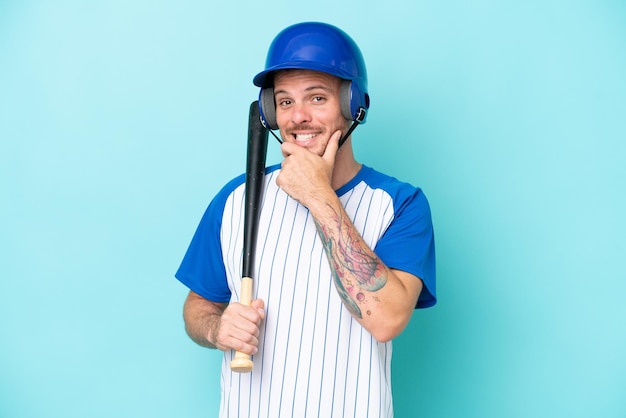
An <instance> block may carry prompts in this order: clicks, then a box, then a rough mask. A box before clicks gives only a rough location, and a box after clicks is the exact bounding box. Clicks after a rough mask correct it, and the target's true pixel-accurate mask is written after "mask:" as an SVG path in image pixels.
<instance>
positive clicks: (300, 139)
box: [293, 134, 317, 142]
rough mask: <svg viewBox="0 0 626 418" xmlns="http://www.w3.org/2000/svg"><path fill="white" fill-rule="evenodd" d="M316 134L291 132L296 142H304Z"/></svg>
mask: <svg viewBox="0 0 626 418" xmlns="http://www.w3.org/2000/svg"><path fill="white" fill-rule="evenodd" d="M316 136H317V134H293V138H294V139H295V140H296V142H306V141H308V140H310V139H312V138H315V137H316Z"/></svg>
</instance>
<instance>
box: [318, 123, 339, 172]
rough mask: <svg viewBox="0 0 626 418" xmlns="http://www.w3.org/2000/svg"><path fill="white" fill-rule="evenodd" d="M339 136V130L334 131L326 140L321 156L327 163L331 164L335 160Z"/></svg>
mask: <svg viewBox="0 0 626 418" xmlns="http://www.w3.org/2000/svg"><path fill="white" fill-rule="evenodd" d="M340 138H341V131H337V132H335V133H334V134H333V135H332V136H331V137H330V141H328V145H326V149H325V150H324V155H323V156H322V158H323V159H324V160H326V161H327V162H328V163H330V164H333V163H334V162H335V156H336V155H337V149H339V139H340Z"/></svg>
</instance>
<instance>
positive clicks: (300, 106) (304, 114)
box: [291, 103, 311, 124]
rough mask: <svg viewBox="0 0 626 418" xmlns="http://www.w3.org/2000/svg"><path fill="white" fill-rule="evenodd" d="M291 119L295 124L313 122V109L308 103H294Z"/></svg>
mask: <svg viewBox="0 0 626 418" xmlns="http://www.w3.org/2000/svg"><path fill="white" fill-rule="evenodd" d="M291 121H292V122H293V123H295V124H303V123H308V122H311V111H310V109H309V108H308V106H307V104H306V103H294V104H293V105H292V106H291Z"/></svg>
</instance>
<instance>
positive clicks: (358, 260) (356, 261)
mask: <svg viewBox="0 0 626 418" xmlns="http://www.w3.org/2000/svg"><path fill="white" fill-rule="evenodd" d="M333 213H334V214H335V219H334V220H335V222H336V228H337V231H338V233H332V231H331V229H330V228H328V227H323V226H322V225H320V224H319V223H318V222H317V220H316V221H315V225H316V227H317V231H318V233H319V235H320V237H321V239H322V243H323V245H324V250H325V251H326V255H327V256H328V259H329V261H330V266H331V271H332V275H333V281H334V282H335V286H336V287H337V291H338V293H339V296H340V297H341V299H342V300H343V301H344V303H345V305H346V307H347V308H348V310H349V311H350V312H351V313H352V314H353V315H355V316H356V317H358V318H362V317H363V314H362V313H361V308H360V307H359V304H366V303H367V302H368V297H367V296H366V295H367V293H366V292H376V291H378V290H380V289H381V288H382V287H383V286H384V285H385V284H386V283H387V275H386V271H385V266H384V265H383V264H382V262H381V261H380V259H379V258H378V257H376V255H375V254H373V253H372V251H371V250H370V249H369V248H367V247H366V246H365V243H364V242H363V240H362V238H361V237H360V236H359V235H358V233H357V231H355V230H354V228H353V227H351V225H350V224H349V222H347V221H344V219H343V217H342V216H341V215H340V214H338V213H337V212H336V211H334V210H333ZM364 291H365V292H364ZM371 300H373V301H379V299H378V297H376V296H371ZM370 314H371V312H370V311H369V310H368V311H367V315H370Z"/></svg>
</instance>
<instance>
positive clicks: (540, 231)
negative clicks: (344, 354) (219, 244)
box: [0, 0, 626, 418]
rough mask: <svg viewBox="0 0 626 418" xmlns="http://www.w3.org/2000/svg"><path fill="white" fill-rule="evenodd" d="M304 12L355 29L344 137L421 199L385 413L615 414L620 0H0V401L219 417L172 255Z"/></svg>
mask: <svg viewBox="0 0 626 418" xmlns="http://www.w3.org/2000/svg"><path fill="white" fill-rule="evenodd" d="M303 20H323V21H327V22H329V23H333V24H336V25H338V26H340V27H342V28H344V29H345V30H346V31H347V32H348V33H350V34H351V35H352V36H353V37H354V38H355V40H356V41H357V43H359V45H360V46H361V49H362V51H363V54H364V56H365V59H366V61H367V64H368V70H369V79H370V94H371V97H372V108H371V112H370V114H369V117H368V123H367V124H366V125H364V126H363V127H360V128H359V129H358V130H357V131H356V133H355V138H354V143H355V148H356V153H357V157H358V159H359V160H360V161H361V162H364V163H366V164H368V165H370V166H373V167H376V168H378V169H380V170H382V171H386V172H388V173H390V174H392V175H395V176H397V177H399V178H402V179H404V180H407V181H410V182H412V183H414V184H416V185H420V186H421V187H422V188H423V189H424V190H425V192H426V193H427V195H428V197H429V199H430V203H431V206H432V210H433V216H434V222H435V228H436V233H437V245H438V269H439V270H438V271H439V276H438V279H439V285H438V286H439V287H438V290H439V299H440V302H439V304H438V305H437V306H436V307H435V308H432V309H429V310H424V311H417V312H416V313H415V315H414V317H413V320H412V321H411V323H410V324H409V327H408V329H407V331H406V332H405V333H404V334H403V335H402V336H400V337H399V338H398V339H397V341H396V344H395V356H394V364H393V374H394V389H395V390H394V393H395V406H396V411H397V414H396V415H397V416H398V417H431V418H437V417H441V418H444V417H445V418H448V417H480V418H489V417H493V418H496V417H497V418H500V417H508V418H517V417H519V418H527V417H570V418H572V417H603V418H622V417H624V416H626V401H625V400H624V390H625V388H626V356H625V355H624V353H626V326H625V325H624V320H625V318H626V305H625V304H624V302H623V295H624V294H625V292H626V280H625V279H626V274H625V273H624V268H623V262H624V260H625V259H626V244H625V241H624V237H625V236H626V221H625V220H624V217H625V216H624V215H625V214H626V197H625V192H626V187H625V186H626V164H625V163H624V161H626V146H625V140H626V122H625V121H626V80H625V74H626V24H625V22H626V3H624V2H622V1H618V0H613V1H610V0H595V1H594V0H588V1H583V0H581V1H564V0H542V1H539V0H530V1H526V2H507V1H495V0H482V1H436V2H435V1H432V2H431V1H422V0H416V1H413V0H407V1H404V2H402V1H396V0H391V1H384V2H382V1H381V2H371V4H367V5H365V4H361V3H358V2H357V3H355V2H344V1H318V2H315V4H311V3H304V2H288V1H280V0H270V1H266V2H263V3H260V2H253V1H248V2H246V1H233V2H208V1H195V0H188V1H185V0H183V1H176V2H174V1H165V0H163V1H147V0H138V1H132V2H128V1H121V0H116V1H106V2H84V1H77V0H76V1H72V0H57V1H29V0H21V1H17V0H14V1H12V0H5V1H3V2H2V3H0V187H1V189H0V192H1V195H2V204H1V206H0V219H1V221H2V232H1V234H0V250H1V251H0V254H1V255H0V273H1V276H2V277H1V278H0V417H7V418H9V417H10V418H22V417H24V418H26V417H47V418H72V417H81V418H82V417H91V418H98V417H147V416H150V417H173V416H181V417H182V416H184V417H212V416H215V415H216V411H217V409H218V403H219V363H220V355H219V352H215V351H208V350H204V349H202V348H199V347H197V346H195V345H194V344H193V343H192V342H191V341H190V340H189V339H188V338H187V337H186V335H185V333H184V330H183V323H182V314H181V312H182V302H183V300H184V297H185V294H186V289H184V288H183V287H182V285H180V284H178V283H177V282H176V281H175V280H174V279H173V274H174V272H175V270H176V268H177V267H178V263H179V262H180V259H181V257H182V256H183V254H184V251H185V249H186V247H187V244H188V243H189V240H190V238H191V235H192V233H193V232H194V230H195V227H196V225H197V222H198V220H199V218H200V216H201V214H202V212H203V211H204V209H205V207H206V205H207V204H208V202H209V200H210V198H211V197H212V195H213V194H214V193H215V192H216V191H217V190H218V188H219V187H220V186H221V185H222V184H223V183H224V182H225V181H227V180H228V179H230V178H231V177H233V176H234V175H236V174H239V173H240V172H242V171H243V169H244V165H245V139H246V123H247V110H248V105H249V103H250V102H251V101H252V100H254V99H255V98H256V95H257V89H256V88H255V87H254V86H253V85H252V83H251V79H252V76H253V75H254V74H255V73H256V72H257V71H259V70H260V69H261V68H262V67H263V63H264V59H265V53H266V50H267V47H268V45H269V43H270V41H271V39H272V38H273V36H274V35H275V34H276V33H277V32H278V31H279V30H280V29H282V28H283V27H285V26H287V25H289V24H291V23H295V22H298V21H303ZM279 160H280V154H279V152H278V146H277V144H276V143H275V142H270V153H269V156H268V162H277V161H279Z"/></svg>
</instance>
